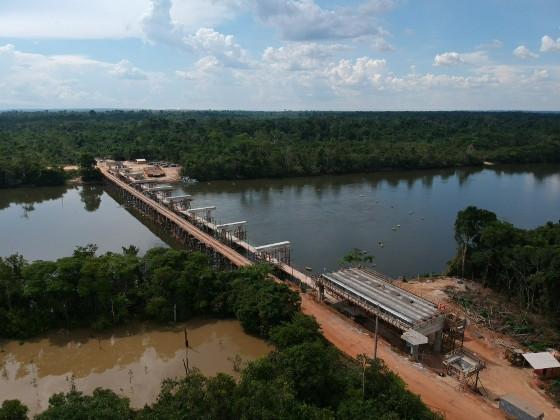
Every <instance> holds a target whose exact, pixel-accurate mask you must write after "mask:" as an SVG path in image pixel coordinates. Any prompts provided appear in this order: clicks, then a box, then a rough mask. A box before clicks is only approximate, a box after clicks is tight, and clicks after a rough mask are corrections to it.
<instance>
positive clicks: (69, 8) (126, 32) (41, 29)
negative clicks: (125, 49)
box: [0, 0, 149, 39]
mask: <svg viewBox="0 0 560 420" xmlns="http://www.w3.org/2000/svg"><path fill="white" fill-rule="evenodd" d="M148 5H149V1H148V0H119V1H114V0H97V1H95V2H83V1H75V0H49V1H42V0H17V1H3V2H2V6H1V7H2V12H1V13H0V37H3V38H24V39H36V38H56V39H109V38H111V39H122V38H125V37H137V36H140V34H141V32H140V27H139V24H138V17H139V16H140V15H141V14H142V12H143V11H145V10H146V8H147V7H148Z"/></svg>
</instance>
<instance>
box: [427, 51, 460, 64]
mask: <svg viewBox="0 0 560 420" xmlns="http://www.w3.org/2000/svg"><path fill="white" fill-rule="evenodd" d="M463 63H464V61H463V60H462V59H461V55H460V54H459V53H457V52H448V53H444V54H441V55H440V54H437V55H436V58H435V59H434V66H457V65H459V64H463Z"/></svg>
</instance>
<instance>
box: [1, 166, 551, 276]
mask: <svg viewBox="0 0 560 420" xmlns="http://www.w3.org/2000/svg"><path fill="white" fill-rule="evenodd" d="M175 186H176V190H175V191H174V193H173V194H175V195H182V194H192V195H193V197H194V201H193V202H192V207H193V208H195V207H207V206H216V210H215V211H213V214H212V216H213V217H214V219H215V221H216V222H217V223H229V222H236V221H247V225H246V230H247V233H248V240H249V242H251V243H252V244H254V245H257V246H259V245H265V244H271V243H276V242H281V241H290V242H291V249H292V252H291V256H292V261H293V262H294V263H295V264H296V265H299V266H301V267H311V268H312V269H313V270H314V271H315V272H322V271H323V270H324V269H327V270H331V269H334V268H336V267H337V262H338V260H339V259H341V258H342V257H343V256H344V255H345V254H346V253H347V252H349V251H350V250H352V249H353V248H359V249H362V250H366V251H368V252H369V253H370V254H373V255H374V256H375V261H374V262H375V264H376V269H377V270H378V271H380V272H382V273H384V274H386V275H389V276H392V277H398V276H400V275H406V276H414V275H417V274H421V273H425V272H436V273H438V272H441V271H442V270H444V269H445V266H446V263H447V261H448V260H449V259H451V258H452V257H453V256H454V254H455V252H456V247H457V245H456V243H455V241H454V237H453V235H454V234H453V224H454V222H455V218H456V216H457V212H458V211H459V210H462V209H464V208H465V207H467V206H469V205H475V206H478V207H479V208H484V209H487V210H490V211H492V212H494V213H496V215H497V216H498V218H499V219H500V220H504V221H508V222H510V223H513V224H514V225H515V226H517V227H520V228H524V229H533V228H535V227H537V226H541V225H544V224H545V223H546V222H547V221H552V222H555V223H556V222H558V221H559V220H560V168H558V166H557V165H531V166H527V165H526V166H505V167H498V166H497V167H489V168H484V169H454V170H438V171H411V172H383V173H371V174H352V175H342V176H319V177H303V178H287V179H277V180H266V179H265V180H245V181H235V182H231V181H221V182H210V183H207V182H204V183H202V182H201V183H198V184H189V185H185V184H181V183H178V184H175ZM0 238H2V240H0V256H2V257H6V256H9V255H11V254H13V253H15V252H18V253H20V254H21V255H23V256H24V257H25V258H26V259H27V260H29V261H33V260H37V259H47V260H51V259H57V258H61V257H65V256H69V255H71V254H72V252H73V250H74V249H75V247H76V246H84V245H87V244H88V243H93V244H97V245H98V246H99V252H98V253H104V252H107V251H111V252H121V251H122V247H123V246H124V247H127V246H129V245H131V244H132V245H135V246H137V247H138V248H139V249H140V252H141V253H144V252H145V251H146V250H148V249H149V248H151V247H154V246H173V247H178V244H176V243H174V242H173V240H172V239H171V238H170V237H169V235H168V234H167V233H166V232H164V231H162V230H160V229H158V227H157V226H154V225H151V224H149V223H147V222H145V221H144V222H141V221H139V220H138V219H136V218H135V217H134V216H133V215H132V214H131V213H130V209H128V208H126V207H125V206H123V203H119V202H117V201H115V199H114V198H113V197H111V196H110V195H109V194H108V193H107V192H106V191H105V190H104V189H103V187H73V188H70V189H68V188H38V189H23V188H20V189H15V190H0Z"/></svg>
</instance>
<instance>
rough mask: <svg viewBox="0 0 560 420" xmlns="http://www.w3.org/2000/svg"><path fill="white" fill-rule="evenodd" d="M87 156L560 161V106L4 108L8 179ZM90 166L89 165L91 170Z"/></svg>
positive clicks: (283, 169) (219, 171) (299, 171)
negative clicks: (559, 109)
mask: <svg viewBox="0 0 560 420" xmlns="http://www.w3.org/2000/svg"><path fill="white" fill-rule="evenodd" d="M84 156H95V157H99V158H104V157H111V158H113V159H115V160H133V159H135V158H139V157H142V158H146V159H149V160H168V161H173V162H175V163H179V164H181V165H182V166H183V171H184V175H188V176H190V177H193V178H198V179H202V180H210V179H237V178H264V177H285V176H300V175H317V174H341V173H355V172H368V171H376V170H384V169H430V168H446V167H454V166H481V165H482V163H483V162H484V161H493V162H503V163H529V162H559V161H560V115H558V114H553V113H528V112H237V111H177V112H173V111H119V110H115V111H106V112H96V113H95V114H92V113H88V112H77V111H60V112H15V111H14V112H3V113H0V186H18V185H25V184H27V185H29V184H34V185H40V184H41V183H46V182H55V180H57V179H58V178H56V177H57V176H60V175H64V174H63V171H62V170H61V169H59V168H60V166H62V165H65V164H71V163H74V164H78V162H80V161H81V159H82V158H83V157H84ZM86 176H87V174H86Z"/></svg>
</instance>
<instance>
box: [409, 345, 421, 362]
mask: <svg viewBox="0 0 560 420" xmlns="http://www.w3.org/2000/svg"><path fill="white" fill-rule="evenodd" d="M418 347H420V346H419V345H418V344H413V345H411V346H410V354H411V355H412V357H413V358H414V361H415V362H418Z"/></svg>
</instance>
